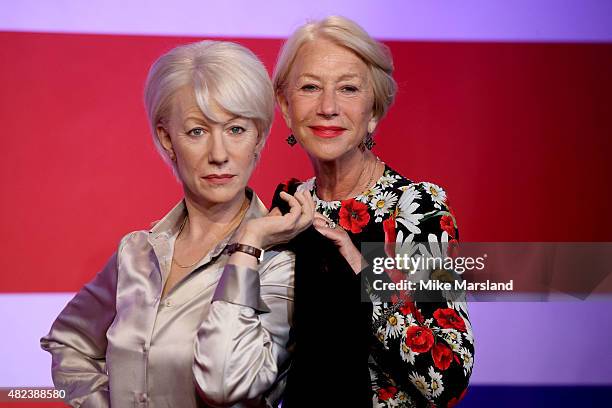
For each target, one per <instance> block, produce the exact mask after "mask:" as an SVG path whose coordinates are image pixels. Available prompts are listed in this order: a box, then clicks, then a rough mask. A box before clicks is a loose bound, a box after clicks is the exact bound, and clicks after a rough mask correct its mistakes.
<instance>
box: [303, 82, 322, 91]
mask: <svg viewBox="0 0 612 408" xmlns="http://www.w3.org/2000/svg"><path fill="white" fill-rule="evenodd" d="M318 89H319V87H318V86H316V85H314V84H306V85H303V86H302V87H301V88H300V90H302V91H306V92H314V91H316V90H318Z"/></svg>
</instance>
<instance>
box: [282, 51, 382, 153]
mask: <svg viewBox="0 0 612 408" xmlns="http://www.w3.org/2000/svg"><path fill="white" fill-rule="evenodd" d="M278 102H279V105H280V107H281V111H282V113H283V117H284V118H285V121H286V123H287V126H288V127H290V128H291V130H292V131H293V134H294V135H295V137H296V139H297V140H298V142H299V143H300V144H301V145H302V146H303V147H304V148H305V149H306V151H307V152H308V154H309V155H310V156H311V157H312V158H314V159H317V160H321V161H333V160H338V159H341V158H342V157H343V156H345V155H347V154H352V153H354V152H355V149H357V148H358V146H359V144H360V143H361V142H362V141H363V139H364V138H365V136H366V133H367V132H373V131H374V129H375V128H376V124H377V120H376V118H374V116H373V111H372V108H373V104H374V91H373V88H372V81H371V78H370V72H369V69H368V67H367V65H366V64H365V63H364V62H363V61H362V60H361V59H360V58H359V57H358V56H357V55H356V54H355V53H353V52H352V51H350V50H349V49H347V48H344V47H341V46H338V45H336V44H334V43H332V42H330V41H329V40H326V39H316V40H314V41H310V42H308V43H306V44H304V45H303V46H302V47H301V48H300V50H299V51H298V53H297V56H296V59H295V61H294V63H293V66H292V67H291V72H290V73H289V75H288V79H287V84H286V87H285V90H284V92H282V93H281V94H280V95H278Z"/></svg>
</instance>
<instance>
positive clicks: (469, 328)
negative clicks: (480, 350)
mask: <svg viewBox="0 0 612 408" xmlns="http://www.w3.org/2000/svg"><path fill="white" fill-rule="evenodd" d="M464 321H465V323H466V324H465V328H466V331H465V332H464V333H463V336H464V337H465V339H466V340H467V341H469V342H470V343H471V344H474V336H473V335H472V326H471V325H470V322H469V321H467V320H465V319H464Z"/></svg>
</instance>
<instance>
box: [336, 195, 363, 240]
mask: <svg viewBox="0 0 612 408" xmlns="http://www.w3.org/2000/svg"><path fill="white" fill-rule="evenodd" d="M338 215H339V217H340V222H339V224H340V226H341V227H342V228H344V229H345V230H348V231H351V232H352V233H353V234H359V233H360V232H361V231H362V230H363V227H365V226H366V225H368V222H369V221H370V214H369V213H368V206H367V205H365V204H364V203H361V202H359V201H357V200H355V199H354V198H351V199H350V200H344V201H342V206H341V207H340V213H339V214H338Z"/></svg>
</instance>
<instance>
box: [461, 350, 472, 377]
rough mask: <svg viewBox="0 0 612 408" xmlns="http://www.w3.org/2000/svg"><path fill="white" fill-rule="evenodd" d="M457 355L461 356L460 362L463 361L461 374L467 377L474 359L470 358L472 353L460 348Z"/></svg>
mask: <svg viewBox="0 0 612 408" xmlns="http://www.w3.org/2000/svg"><path fill="white" fill-rule="evenodd" d="M459 353H460V354H461V360H463V373H464V374H465V375H468V373H469V372H470V371H472V366H473V365H474V357H472V353H470V351H469V350H468V349H466V348H461V351H460V352H459Z"/></svg>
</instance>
